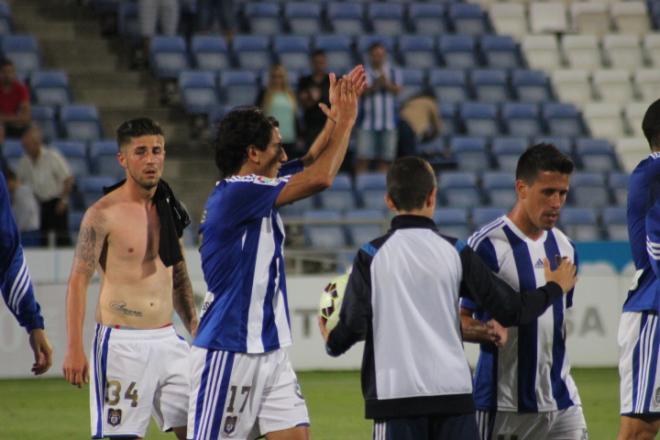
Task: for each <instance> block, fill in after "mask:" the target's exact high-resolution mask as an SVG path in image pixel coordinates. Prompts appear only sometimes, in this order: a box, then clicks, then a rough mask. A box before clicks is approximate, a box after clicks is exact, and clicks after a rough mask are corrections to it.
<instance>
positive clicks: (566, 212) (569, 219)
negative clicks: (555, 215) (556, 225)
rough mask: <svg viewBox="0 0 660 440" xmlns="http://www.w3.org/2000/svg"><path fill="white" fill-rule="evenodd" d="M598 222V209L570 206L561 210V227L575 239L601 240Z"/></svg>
mask: <svg viewBox="0 0 660 440" xmlns="http://www.w3.org/2000/svg"><path fill="white" fill-rule="evenodd" d="M580 206H582V205H580ZM597 222H598V216H597V215H596V211H595V210H593V209H590V208H570V207H569V208H564V209H562V211H561V216H560V223H561V228H562V229H563V231H564V232H565V233H566V235H568V236H569V237H571V239H573V240H575V241H595V240H600V239H601V238H602V236H601V233H600V228H599V227H598V223H597Z"/></svg>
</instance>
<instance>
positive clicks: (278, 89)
mask: <svg viewBox="0 0 660 440" xmlns="http://www.w3.org/2000/svg"><path fill="white" fill-rule="evenodd" d="M257 106H259V107H260V108H261V110H262V111H263V112H264V114H265V115H266V116H271V117H273V118H275V119H276V120H277V121H278V123H279V129H280V135H281V136H282V146H283V147H284V151H286V154H287V156H289V157H294V158H295V157H298V156H302V154H303V153H304V152H303V151H301V149H300V148H299V147H298V133H297V131H298V127H297V125H298V120H297V116H296V112H297V110H298V107H297V103H296V96H295V95H294V94H293V91H292V90H291V86H289V80H288V78H287V72H286V68H284V66H283V65H281V64H274V65H273V66H272V67H271V68H270V72H269V75H268V85H267V86H266V88H265V89H263V90H261V92H259V96H258V97H257Z"/></svg>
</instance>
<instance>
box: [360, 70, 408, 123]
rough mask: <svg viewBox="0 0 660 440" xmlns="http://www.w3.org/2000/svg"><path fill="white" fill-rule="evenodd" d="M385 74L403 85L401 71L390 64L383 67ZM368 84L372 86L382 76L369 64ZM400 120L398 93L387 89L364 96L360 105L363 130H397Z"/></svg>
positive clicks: (395, 82) (367, 72) (390, 79)
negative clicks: (395, 93)
mask: <svg viewBox="0 0 660 440" xmlns="http://www.w3.org/2000/svg"><path fill="white" fill-rule="evenodd" d="M383 71H384V72H385V76H386V77H387V79H388V80H389V81H390V82H393V83H394V84H397V85H401V84H402V82H403V79H402V76H401V71H400V70H399V69H396V68H394V67H391V66H390V65H385V66H384V67H383ZM365 72H366V76H367V84H368V85H369V86H372V85H373V83H374V81H375V80H376V79H377V78H378V76H380V73H377V72H375V71H374V70H373V69H372V68H371V67H369V66H368V65H367V67H366V68H365ZM397 121H398V114H397V102H396V95H394V94H393V93H391V92H388V91H387V90H381V91H379V92H376V93H374V94H372V95H369V96H364V97H363V98H362V100H361V105H360V128H362V129H363V130H395V129H396V126H397Z"/></svg>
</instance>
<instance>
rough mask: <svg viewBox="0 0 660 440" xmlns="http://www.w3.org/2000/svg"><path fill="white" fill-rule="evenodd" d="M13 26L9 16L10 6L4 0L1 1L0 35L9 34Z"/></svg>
mask: <svg viewBox="0 0 660 440" xmlns="http://www.w3.org/2000/svg"><path fill="white" fill-rule="evenodd" d="M13 28H14V23H13V20H12V16H11V8H10V7H9V5H8V4H7V3H6V2H4V1H1V2H0V36H2V35H9V34H11V33H12V30H13Z"/></svg>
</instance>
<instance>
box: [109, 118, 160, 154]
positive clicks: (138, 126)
mask: <svg viewBox="0 0 660 440" xmlns="http://www.w3.org/2000/svg"><path fill="white" fill-rule="evenodd" d="M150 135H158V136H163V129H162V128H161V127H160V125H159V124H158V122H156V121H154V120H153V119H149V118H146V117H141V118H135V119H129V120H128V121H125V122H123V123H122V124H121V125H120V126H119V128H117V144H118V146H119V148H120V149H121V147H122V146H124V145H126V144H128V143H129V142H131V139H133V138H136V137H140V136H150Z"/></svg>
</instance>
